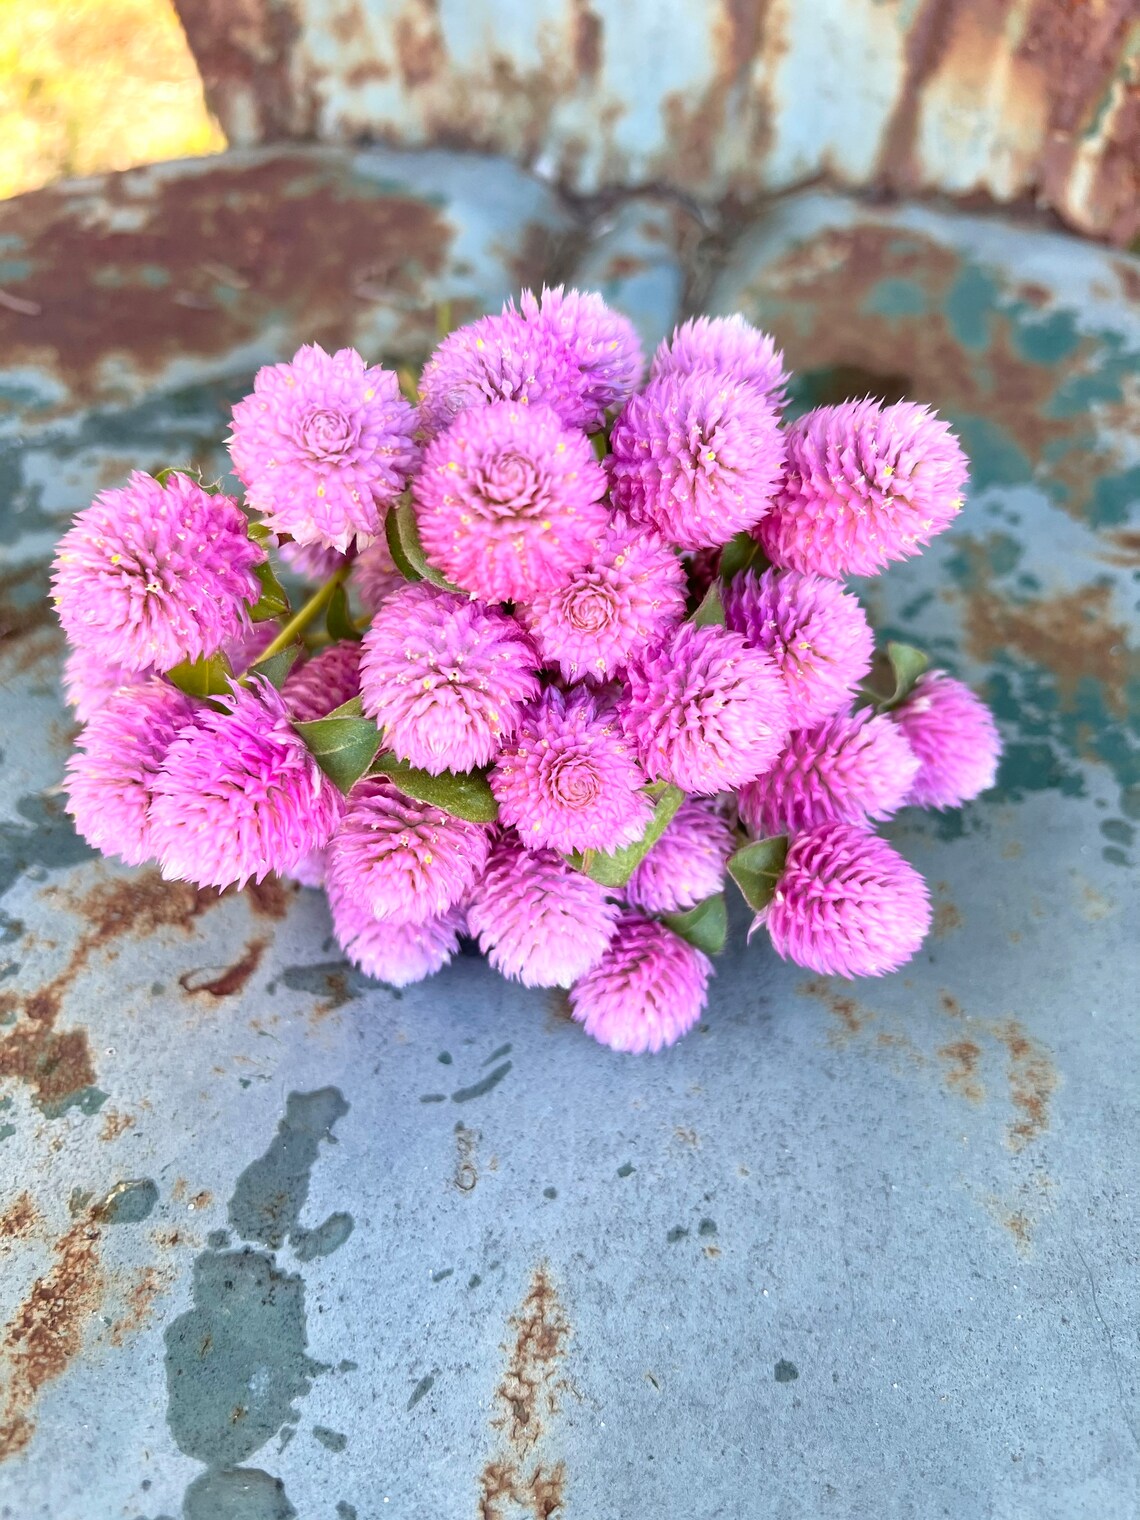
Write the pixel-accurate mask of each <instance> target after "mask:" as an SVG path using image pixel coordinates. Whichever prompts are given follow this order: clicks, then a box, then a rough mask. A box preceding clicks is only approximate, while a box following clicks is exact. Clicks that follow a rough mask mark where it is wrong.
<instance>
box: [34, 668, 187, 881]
mask: <svg viewBox="0 0 1140 1520" xmlns="http://www.w3.org/2000/svg"><path fill="white" fill-rule="evenodd" d="M194 713H195V704H194V703H193V702H192V701H191V699H190V698H189V697H187V696H184V695H183V694H182V692H180V691H176V690H175V688H174V687H173V686H170V685H169V684H168V683H167V682H166V681H163V680H161V679H160V678H159V677H158V676H151V677H150V678H149V679H148V680H147V681H146V682H145V683H143V684H142V685H137V686H133V687H127V688H125V689H122V690H120V691H117V692H114V693H112V694H111V695H110V696H109V697H108V698H107V700H106V701H105V702H104V704H103V706H102V707H101V708H100V709H99V711H98V712H96V713H95V715H94V717H93V718H92V719H91V721H90V723H88V725H87V727H86V728H85V729H84V730H83V732H82V734H81V735H80V736H79V748H78V749H77V750H76V752H75V753H74V754H73V755H72V757H71V759H70V761H69V762H68V766H67V774H66V776H65V778H64V790H65V791H66V793H67V811H68V812H69V813H70V814H71V816H72V818H74V820H75V827H76V828H77V829H78V831H79V832H80V834H82V835H83V837H84V839H86V841H87V843H88V844H90V845H93V846H94V847H95V849H97V850H101V851H102V853H103V854H104V855H112V856H118V858H119V859H120V860H122V861H124V862H125V863H126V864H127V865H129V866H138V865H142V863H143V861H144V860H150V859H151V858H152V856H153V855H154V854H155V849H154V845H153V843H152V839H151V827H150V804H151V796H152V792H153V788H154V782H155V778H156V777H157V775H158V773H159V770H160V769H161V767H162V763H163V761H164V760H165V758H166V752H167V750H168V749H169V748H170V746H171V744H173V742H174V739H175V736H176V735H177V734H178V731H179V730H180V729H183V728H185V727H186V726H187V724H189V723H191V722H192V721H193V718H194Z"/></svg>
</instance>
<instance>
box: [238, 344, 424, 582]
mask: <svg viewBox="0 0 1140 1520" xmlns="http://www.w3.org/2000/svg"><path fill="white" fill-rule="evenodd" d="M416 426H417V419H416V409H415V407H413V406H412V405H411V404H410V403H409V402H407V401H405V400H404V397H403V396H402V395H401V394H400V384H399V381H398V380H397V379H396V376H395V374H394V373H393V372H392V371H391V370H386V369H381V368H380V366H379V365H366V364H365V362H364V360H363V359H362V358H361V357H360V355H359V354H358V353H357V352H356V350H355V349H352V348H342V349H340V350H338V352H337V353H335V354H327V353H325V351H324V349H323V348H321V347H320V346H319V345H318V344H316V343H309V344H306V345H305V347H304V348H301V349H299V350H298V351H297V353H296V354H295V355H294V356H293V359H292V361H291V362H290V363H289V364H269V365H266V366H265V367H264V368H263V369H259V370H258V372H257V376H256V378H255V380H254V382H253V394H252V395H250V396H246V397H245V399H244V400H243V401H239V402H238V404H237V406H235V407H234V416H233V432H232V434H231V436H230V440H229V448H230V458H231V459H232V460H233V466H234V474H235V475H237V477H238V479H239V480H240V481H242V483H243V484H244V485H245V487H246V495H247V499H248V501H249V505H250V506H251V507H252V508H253V509H254V511H256V512H260V513H261V514H262V516H263V517H264V518H265V521H266V522H267V523H268V524H269V526H270V527H271V528H273V529H274V530H275V531H277V532H279V533H288V534H289V535H290V536H291V537H292V538H294V539H295V540H296V541H297V543H299V544H315V545H317V546H319V547H322V548H325V549H336V550H339V551H340V552H341V553H343V552H344V551H345V550H346V549H348V548H349V547H350V546H351V545H352V544H353V543H356V544H359V545H361V546H363V545H364V544H367V543H368V542H369V541H370V540H371V539H372V538H374V537H375V536H376V535H377V534H378V533H379V532H380V530H381V523H382V520H383V516H384V511H385V509H386V508H387V506H388V504H389V503H390V502H391V501H393V500H394V499H395V498H396V497H397V496H398V495H399V494H400V492H401V491H402V490H403V489H404V487H405V486H406V485H407V483H408V477H409V476H410V475H411V473H412V471H413V470H414V469H415V467H416V463H417V460H418V458H419V448H418V445H417V444H416V441H415V432H416Z"/></svg>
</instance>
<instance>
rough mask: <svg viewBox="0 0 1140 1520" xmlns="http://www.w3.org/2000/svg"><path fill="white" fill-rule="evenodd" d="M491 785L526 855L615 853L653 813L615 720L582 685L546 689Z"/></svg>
mask: <svg viewBox="0 0 1140 1520" xmlns="http://www.w3.org/2000/svg"><path fill="white" fill-rule="evenodd" d="M490 782H491V790H492V791H493V792H494V794H495V797H496V798H497V800H498V803H499V817H500V819H501V821H502V822H503V823H505V824H509V825H510V826H512V827H513V828H515V829H517V830H518V833H519V838H520V839H521V841H522V843H523V844H524V845H525V846H526V848H527V849H541V848H543V847H544V846H545V847H549V848H550V849H552V850H563V851H568V850H605V851H613V850H616V849H619V848H621V847H622V846H623V845H627V844H633V843H634V841H635V840H638V839H640V838H641V836H642V834H644V832H645V830H646V827H647V826H648V823H649V819H650V816H651V815H652V812H653V805H652V803H651V802H650V800H649V798H648V797H647V796H646V794H645V792H644V790H643V787H644V785H645V778H644V777H643V776H642V775H641V772H640V771H639V770H638V768H637V765H636V762H635V761H634V758H633V755H632V754H631V753H630V747H629V745H628V744H627V742H626V740H625V736H624V735H623V733H622V731H621V727H620V725H619V723H618V722H617V719H616V716H615V715H614V713H613V712H612V711H608V710H605V709H603V708H601V707H600V706H599V704H598V702H597V701H596V700H595V698H594V697H592V696H591V695H589V693H588V692H587V691H586V690H585V688H582V687H579V688H578V689H577V690H575V691H573V692H571V693H570V694H569V695H566V694H565V693H563V692H561V691H559V690H558V689H557V688H556V687H550V688H549V689H548V690H547V691H545V692H544V693H543V695H542V697H541V699H540V700H539V701H538V702H536V703H535V704H534V705H533V706H532V707H530V708H529V709H527V710H526V711H525V712H524V713H523V715H522V718H521V720H520V722H519V729H518V734H517V736H516V738H515V740H514V742H513V744H510V745H507V746H506V747H505V748H504V749H503V751H502V753H501V754H500V756H499V759H498V761H497V763H496V765H495V768H494V770H492V772H491V775H490Z"/></svg>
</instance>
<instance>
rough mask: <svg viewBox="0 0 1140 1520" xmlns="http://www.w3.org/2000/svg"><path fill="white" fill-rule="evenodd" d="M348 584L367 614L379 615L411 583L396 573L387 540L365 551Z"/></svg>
mask: <svg viewBox="0 0 1140 1520" xmlns="http://www.w3.org/2000/svg"><path fill="white" fill-rule="evenodd" d="M348 583H349V585H350V586H351V587H352V589H353V591H355V592H356V595H357V597H358V598H359V600H360V605H361V606H362V607H363V608H364V610H365V612H368V613H372V612H375V611H376V610H377V609H378V608H379V607H381V606H382V605H383V603H384V602H386V601H387V599H388V598H389V597H390V596H391V595H392V593H393V592H394V591H399V589H400V587H401V586H406V585H407V584H408V583H407V581H406V580H405V579H404V577H403V576H402V575H401V574H400V572H399V571H398V570H397V569H396V565H395V561H394V560H393V559H392V551H391V550H390V549H389V548H388V541H387V539H385V538H378V539H377V540H376V541H375V543H371V544H369V545H368V548H367V549H364V550H362V551H361V553H360V554H359V555H358V556H357V558H356V562H355V563H354V564H353V567H352V573H351V574H350V575H349V577H348Z"/></svg>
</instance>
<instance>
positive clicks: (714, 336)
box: [649, 315, 788, 408]
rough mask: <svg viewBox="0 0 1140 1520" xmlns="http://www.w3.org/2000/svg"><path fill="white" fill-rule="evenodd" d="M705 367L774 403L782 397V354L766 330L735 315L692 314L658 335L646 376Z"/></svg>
mask: <svg viewBox="0 0 1140 1520" xmlns="http://www.w3.org/2000/svg"><path fill="white" fill-rule="evenodd" d="M698 370H706V371H711V372H712V373H713V374H717V375H723V376H725V377H726V378H727V379H729V380H735V381H737V382H738V383H739V384H741V385H751V386H753V387H754V388H755V389H756V390H757V391H759V392H760V394H761V395H762V396H766V397H767V398H768V400H769V401H771V403H772V405H773V406H774V407H777V408H779V407H782V406H783V404H784V402H785V400H786V399H787V391H786V387H787V383H788V376H787V374H786V372H785V370H784V356H783V354H782V353H781V352H780V350H779V349H778V348H777V347H776V345H775V343H773V341H772V339H771V338H770V337H769V336H768V334H767V333H765V332H761V331H760V330H759V328H756V327H753V326H752V324H751V322H746V321H745V319H744V318H743V317H742V316H740V315H736V316H732V317H693V318H692V320H691V321H689V322H684V323H682V325H681V326H680V327H678V328H677V329H676V331H675V332H674V333H673V337H672V340H671V341H662V343H661V345H660V347H659V348H658V350H657V352H656V354H655V355H654V356H653V367H652V369H651V370H650V372H649V376H650V379H651V380H657V379H659V378H660V377H661V376H662V375H692V374H695V373H696V372H697V371H698Z"/></svg>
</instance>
